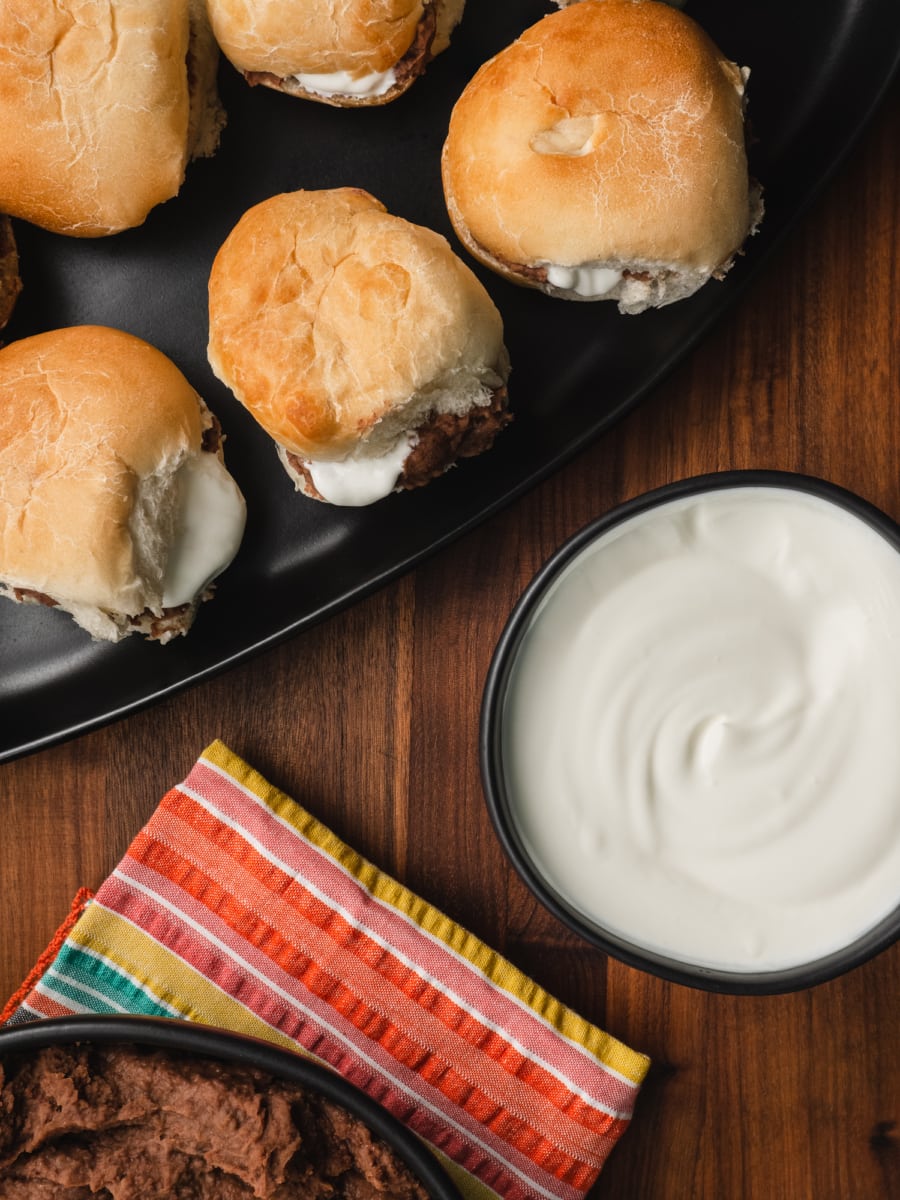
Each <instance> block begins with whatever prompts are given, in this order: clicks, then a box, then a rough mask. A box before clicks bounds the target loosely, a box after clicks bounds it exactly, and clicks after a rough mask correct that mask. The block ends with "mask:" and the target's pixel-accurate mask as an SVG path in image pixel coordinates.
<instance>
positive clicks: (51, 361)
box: [0, 326, 203, 615]
mask: <svg viewBox="0 0 900 1200" xmlns="http://www.w3.org/2000/svg"><path fill="white" fill-rule="evenodd" d="M202 435H203V416H202V410H201V402H200V399H199V397H198V396H197V393H196V392H195V391H194V389H193V388H192V387H191V386H190V384H189V383H188V381H187V380H186V379H185V377H184V376H183V375H182V374H181V372H180V371H179V370H178V368H177V367H176V366H175V365H174V363H172V362H171V361H170V360H169V359H168V358H167V357H166V356H165V355H164V354H162V353H161V352H160V351H159V350H156V349H154V348H153V347H152V346H150V345H148V344H147V343H146V342H143V341H141V340H140V339H139V338H136V337H132V336H131V335H130V334H127V333H122V332H120V331H118V330H114V329H107V328H104V327H100V326H76V327H72V328H68V329H59V330H54V331H52V332H49V333H41V334H37V335H35V336H34V337H29V338H23V339H21V340H20V341H16V342H12V343H11V344H10V345H8V346H6V347H4V348H3V349H2V350H0V581H2V583H3V584H4V585H6V587H7V588H8V589H10V590H12V589H16V588H18V589H27V590H30V591H32V592H36V593H39V594H41V595H46V596H48V597H50V598H51V599H53V600H54V601H56V602H57V603H60V604H62V605H63V606H65V607H68V608H69V609H70V610H71V609H77V608H78V607H79V606H81V607H83V608H85V609H93V608H99V609H102V610H106V611H107V612H108V613H111V614H123V615H124V614H139V613H141V612H142V611H143V610H144V609H145V608H146V607H148V606H150V607H156V609H157V611H158V612H159V611H161V609H160V604H161V590H160V589H161V579H160V578H159V571H160V568H159V566H157V567H156V568H155V573H156V578H154V566H153V563H152V562H150V561H149V559H151V558H152V557H153V552H154V547H153V546H152V545H150V544H147V545H144V546H142V545H140V544H138V539H137V537H136V535H135V534H136V531H135V524H134V521H135V511H136V507H137V506H138V505H139V503H140V502H141V496H142V489H148V490H147V498H148V499H149V498H150V494H151V493H153V494H155V493H157V492H159V493H160V494H161V492H162V490H163V488H164V484H165V481H166V479H167V478H169V477H171V476H172V475H173V474H174V472H175V471H176V470H177V469H178V467H179V466H180V465H181V464H182V463H183V462H184V460H185V459H186V458H187V457H188V456H191V455H195V454H197V453H199V452H200V449H201V444H202Z"/></svg>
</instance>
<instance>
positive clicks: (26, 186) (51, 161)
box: [0, 0, 224, 237]
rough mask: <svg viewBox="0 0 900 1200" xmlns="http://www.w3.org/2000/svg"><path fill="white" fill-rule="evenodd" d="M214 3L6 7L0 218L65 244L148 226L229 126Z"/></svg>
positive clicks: (76, 0) (1, 18) (1, 46)
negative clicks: (193, 162) (219, 86)
mask: <svg viewBox="0 0 900 1200" xmlns="http://www.w3.org/2000/svg"><path fill="white" fill-rule="evenodd" d="M217 59H218V50H217V48H216V45H215V41H214V39H213V37H212V34H211V31H210V29H209V22H208V20H207V18H206V10H205V7H204V0H56V2H55V3H53V4H47V3H40V4H38V3H35V0H4V3H3V4H0V211H5V212H8V213H9V214H10V215H11V216H14V217H21V218H23V219H24V220H26V221H32V222H34V224H36V225H40V226H43V227H44V228H45V229H50V230H53V231H54V232H56V233H64V234H70V235H73V236H79V237H100V236H103V235H106V234H111V233H117V232H119V231H120V230H123V229H128V228H131V227H133V226H136V225H140V224H141V223H142V222H143V221H144V219H145V218H146V216H147V214H148V213H149V212H150V210H151V209H152V208H153V207H154V206H155V205H157V204H161V203H162V202H163V201H164V200H168V199H170V197H172V196H174V195H175V194H176V193H177V192H178V190H179V188H180V187H181V183H182V181H183V179H184V173H185V167H186V164H187V162H188V161H189V159H191V158H194V157H197V156H198V155H209V154H212V152H213V151H214V150H215V147H216V144H217V142H218V138H219V132H220V129H221V126H222V124H223V122H224V114H223V112H222V109H221V107H220V106H219V103H218V98H217V95H216V82H215V72H216V63H217Z"/></svg>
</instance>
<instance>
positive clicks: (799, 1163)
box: [0, 88, 900, 1200]
mask: <svg viewBox="0 0 900 1200" xmlns="http://www.w3.org/2000/svg"><path fill="white" fill-rule="evenodd" d="M898 145H900V90H898V89H897V88H894V90H893V91H892V93H891V95H890V96H889V97H888V100H887V102H886V104H885V105H884V107H883V108H882V110H881V112H880V113H879V115H878V116H877V118H876V120H875V122H874V124H873V125H872V126H871V127H870V129H869V130H868V132H867V133H866V135H865V137H864V139H863V141H862V143H861V144H860V146H859V147H858V148H857V149H856V151H855V152H854V153H853V154H852V156H851V158H850V159H849V161H848V162H847V163H846V164H845V165H844V166H843V168H842V169H841V170H840V172H839V174H838V176H837V177H836V178H835V179H834V180H833V181H832V183H831V184H830V186H829V188H828V189H827V192H826V194H825V195H824V196H823V197H822V198H821V199H820V200H819V202H818V203H817V204H816V205H815V206H814V208H813V209H812V210H811V211H810V212H808V213H807V214H806V215H805V217H804V218H803V219H802V221H801V222H800V224H799V225H798V226H797V227H796V228H795V230H794V231H793V232H792V234H791V236H790V237H789V238H788V239H787V240H786V241H785V243H784V245H783V247H782V248H781V250H780V252H779V253H778V254H777V256H776V258H775V259H774V261H772V262H771V263H770V264H769V267H768V269H767V271H766V272H765V273H764V276H763V277H762V278H761V279H760V280H758V282H757V283H756V284H755V286H754V287H753V288H752V290H751V291H750V292H749V294H747V295H746V296H745V298H744V299H743V301H742V302H741V304H740V305H739V307H738V308H737V310H735V311H733V312H732V313H731V314H730V315H729V317H728V318H727V319H725V320H724V321H723V322H722V323H721V324H720V325H719V326H717V328H716V329H715V330H714V331H713V333H712V334H711V336H710V337H709V338H708V339H707V340H706V341H705V342H704V343H703V344H702V345H701V346H700V347H699V348H698V349H697V350H696V351H695V352H694V353H693V354H692V355H691V357H690V358H689V359H688V360H687V361H686V362H684V363H683V364H682V365H681V366H680V367H679V368H678V369H677V370H676V371H675V372H674V374H673V375H671V376H670V377H669V378H668V380H667V381H666V382H665V383H664V384H663V385H662V386H661V387H660V388H659V389H658V390H657V391H656V392H655V393H654V395H653V396H652V397H651V398H650V399H649V400H648V401H647V402H646V403H644V404H643V405H641V406H640V408H638V409H637V410H635V411H634V412H633V413H632V414H631V415H630V416H629V417H628V418H626V419H625V420H624V421H623V422H622V423H621V424H620V425H618V426H617V427H616V428H615V429H614V430H613V431H612V432H611V433H610V434H609V435H607V436H605V437H604V438H602V439H600V440H599V441H598V442H597V443H595V444H594V445H593V446H592V447H591V448H590V449H589V450H587V451H586V452H585V453H583V454H582V455H581V456H580V457H579V458H578V459H577V461H575V462H573V463H572V464H570V465H569V466H568V467H567V468H565V469H564V470H562V471H560V472H559V473H558V474H556V475H555V476H554V477H552V478H551V479H549V480H548V481H547V482H546V483H545V484H544V485H542V486H541V487H539V488H537V489H536V490H535V491H533V492H531V493H530V494H529V495H527V496H525V497H524V498H522V499H521V500H520V501H519V502H517V503H516V504H515V505H514V506H513V507H511V508H510V509H508V510H507V511H505V512H504V513H502V514H500V515H499V516H497V517H495V518H493V519H492V520H491V521H489V522H488V523H486V524H485V525H483V526H482V527H480V528H479V529H477V530H476V531H474V532H473V533H472V534H470V535H468V536H467V537H466V538H465V539H463V540H461V541H460V542H458V543H456V544H455V545H453V546H451V547H450V548H448V549H447V550H445V551H443V552H442V553H441V554H440V555H438V556H437V557H435V558H433V559H431V560H429V561H427V562H426V563H425V564H424V565H422V566H421V567H420V568H419V569H418V570H417V571H416V572H414V573H413V574H411V575H408V576H407V577H405V578H404V579H402V580H400V581H399V582H397V583H395V584H393V585H391V586H389V587H388V588H386V589H385V590H384V591H382V592H380V593H378V594H377V595H375V596H373V597H371V598H369V599H368V600H366V601H365V602H363V603H361V604H359V605H358V606H357V607H355V608H354V609H352V610H350V611H349V612H346V613H344V614H342V615H340V616H338V617H336V618H334V619H332V620H330V621H329V622H328V623H327V624H325V625H322V626H320V627H318V628H316V629H314V630H312V631H310V632H308V633H306V634H304V635H302V636H300V637H298V638H296V639H295V640H294V641H292V642H291V643H290V644H288V645H286V646H283V647H281V648H279V649H277V650H274V651H272V652H270V653H268V654H266V655H264V656H262V657H261V658H258V659H257V660H255V661H254V662H252V663H250V664H248V665H246V666H243V667H241V668H238V669H237V670H234V671H232V672H231V673H230V674H227V675H225V676H222V677H221V678H218V679H215V680H213V681H212V682H209V683H207V684H205V685H203V686H200V687H198V688H196V689H194V690H192V691H190V692H188V693H186V694H183V695H180V696H177V697H175V698H174V699H171V700H168V701H166V702H164V703H163V704H161V705H160V706H158V707H156V708H154V709H152V710H150V711H148V712H145V713H141V714H138V715H136V716H134V717H131V718H129V719H128V720H126V721H123V722H120V723H118V724H116V725H114V726H112V727H110V728H108V729H104V730H101V731H99V732H96V733H93V734H90V735H89V736H86V737H83V738H81V739H80V740H78V741H76V742H72V743H69V744H67V745H64V746H60V747H57V748H54V749H51V750H48V751H46V752H43V753H40V754H37V755H34V756H32V757H30V758H26V759H23V760H20V761H18V762H15V763H12V764H8V765H6V766H4V767H3V768H0V805H2V820H3V824H2V829H0V882H2V887H0V929H2V931H3V932H2V944H0V993H2V994H3V995H6V994H8V993H9V992H11V991H12V990H13V988H14V987H15V986H16V985H17V983H18V982H19V980H20V978H21V977H22V976H23V975H24V974H25V972H26V971H27V969H28V968H29V966H30V965H31V963H32V961H33V960H34V958H35V957H36V955H37V954H38V953H39V952H40V950H41V949H42V947H43V945H44V943H45V942H46V940H47V939H48V938H49V936H50V935H51V933H52V932H53V929H54V928H55V926H56V924H57V922H58V921H59V920H60V919H61V917H62V916H63V914H64V913H65V911H66V909H67V907H68V903H69V900H70V898H71V896H72V895H73V893H74V892H75V890H76V889H77V887H78V886H79V885H81V884H87V885H89V886H96V885H97V884H99V883H100V881H101V880H102V879H103V877H104V876H105V874H106V873H107V872H108V871H109V870H110V869H111V868H112V867H113V866H114V864H115V863H116V861H117V860H118V858H119V857H120V855H121V854H122V852H123V851H124V850H125V848H126V846H127V844H128V842H129V840H130V839H131V837H132V836H133V835H134V833H135V832H136V831H137V829H138V828H139V826H140V825H141V823H142V822H143V821H144V820H145V819H146V818H147V817H148V816H149V814H150V812H151V811H152V809H153V807H154V805H155V803H156V801H157V799H158V798H159V796H160V795H161V794H162V793H163V792H164V791H165V789H166V788H167V787H168V786H169V785H170V784H171V783H173V782H175V781H177V780H178V779H180V778H182V777H183V776H184V774H185V773H186V771H187V770H188V768H189V767H190V765H191V763H192V762H193V760H194V758H195V757H196V755H197V754H198V752H199V751H200V750H201V749H202V748H203V746H204V745H206V744H207V742H209V741H210V740H212V739H213V738H214V737H222V738H223V739H224V740H225V741H226V742H227V743H228V744H229V745H231V747H232V748H233V749H234V750H235V751H237V752H238V753H239V754H242V755H244V756H245V757H246V758H248V759H249V760H250V761H252V762H253V763H254V764H255V765H256V766H257V767H258V768H259V769H260V770H261V771H262V772H263V773H264V774H266V775H268V776H269V777H270V778H271V779H272V780H273V782H275V783H277V784H279V785H280V786H282V787H283V788H285V789H286V790H287V791H289V792H291V793H293V794H294V795H296V796H297V797H298V798H299V799H302V801H303V802H304V803H305V804H307V805H308V806H309V807H310V808H312V809H313V811H314V812H316V814H317V815H318V816H320V818H321V819H322V820H324V821H325V822H326V823H328V824H330V825H331V826H332V827H333V828H334V829H335V830H336V831H337V832H338V833H339V834H340V835H341V836H343V837H345V838H346V839H347V840H349V841H350V842H351V843H352V844H353V845H354V846H356V847H357V848H358V849H359V850H360V851H362V852H363V853H364V854H366V855H368V856H369V857H371V858H373V859H374V860H375V861H377V862H378V863H379V864H380V865H382V866H383V867H384V868H385V869H386V870H388V871H390V872H392V873H395V874H397V875H399V877H400V878H401V879H403V881H404V882H406V883H407V884H408V885H409V886H410V887H412V888H414V889H415V890H417V891H420V892H421V893H423V894H425V895H426V896H428V897H429V898H430V899H432V900H433V901H434V902H436V903H437V904H439V905H440V906H441V907H442V908H443V909H444V910H445V911H446V912H448V913H449V914H451V915H452V916H454V917H456V918H457V919H458V920H460V921H462V922H463V923H464V924H466V925H468V926H469V927H470V928H471V929H472V930H474V931H475V932H476V933H478V934H479V935H480V936H482V937H484V938H485V939H487V940H488V941H489V942H490V943H491V944H493V945H494V946H496V947H497V948H498V949H499V950H501V951H502V952H504V953H505V954H507V955H508V956H509V957H510V958H512V959H513V960H514V961H515V962H516V963H517V964H518V965H520V966H521V967H522V968H523V969H524V970H526V971H527V972H529V973H530V974H532V975H533V976H534V977H535V978H536V979H537V980H538V981H539V982H540V983H541V984H543V985H544V986H545V987H547V988H548V989H550V990H551V991H553V992H555V993H556V994H557V995H558V996H559V997H560V998H561V999H562V1000H564V1001H566V1002H567V1003H569V1004H571V1005H573V1006H574V1007H576V1008H577V1009H579V1010H580V1011H581V1012H582V1013H583V1014H584V1015H585V1016H587V1017H589V1018H591V1019H593V1020H596V1021H598V1022H600V1023H601V1024H602V1025H604V1026H605V1027H606V1028H608V1029H609V1030H610V1031H611V1032H613V1033H615V1034H616V1035H618V1036H619V1037H621V1038H623V1039H624V1040H626V1041H628V1042H630V1043H631V1044H632V1045H634V1046H635V1047H637V1048H640V1049H642V1050H645V1051H647V1052H648V1053H650V1054H651V1055H652V1056H653V1059H654V1065H653V1068H652V1071H651V1074H650V1077H649V1079H648V1082H647V1084H646V1086H645V1088H644V1091H643V1093H642V1097H641V1100H640V1102H639V1107H638V1112H637V1117H636V1119H635V1122H634V1124H633V1127H632V1128H631V1130H630V1131H629V1132H628V1134H627V1135H626V1137H625V1138H624V1139H623V1142H622V1144H621V1145H620V1146H619V1147H618V1148H617V1149H616V1151H615V1152H614V1154H613V1155H612V1158H611V1160H610V1162H609V1164H608V1166H607V1168H606V1170H605V1171H604V1173H603V1176H602V1178H601V1180H600V1182H599V1183H598V1185H597V1188H596V1200H604V1198H609V1200H688V1198H690V1200H740V1198H744V1197H747V1198H757V1197H759V1198H762V1200H894V1198H896V1197H897V1196H900V1140H898V1139H900V1125H898V1122H900V1113H898V1108H900V1020H898V1013H900V946H895V947H894V948H893V949H891V950H889V951H887V952H886V953H884V954H882V955H881V956H880V957H878V958H877V959H876V960H874V961H873V962H871V963H869V964H867V965H865V966H863V967H861V968H859V969H857V970H856V971H854V972H852V973H851V974H849V975H847V976H845V977H843V978H841V979H839V980H836V981H834V982H832V983H830V984H827V985H824V986H821V987H818V988H816V989H814V990H812V991H808V992H801V993H797V994H794V995H789V996H781V997H773V998H760V999H757V998H749V999H748V998H739V997H727V996H726V997H723V996H713V995H706V994H704V993H702V992H697V991H693V990H689V989H685V988H681V987H678V986H675V985H670V984H666V983H662V982H660V981H658V980H655V979H652V978H650V977H648V976H646V975H643V974H641V973H639V972H637V971H634V970H631V969H629V968H627V967H624V966H622V965H620V964H618V963H615V962H612V961H607V960H606V959H605V958H604V957H603V956H602V955H600V954H598V953H596V952H594V951H593V950H591V949H590V948H589V947H588V946H586V945H585V944H584V943H582V942H581V941H580V940H579V939H578V938H577V937H575V936H574V935H572V934H570V933H568V932H567V931H566V930H564V929H563V928H562V927H561V926H560V925H559V924H558V923H557V922H556V921H555V920H554V919H552V918H551V917H550V916H548V915H547V913H545V912H544V911H543V910H541V909H540V908H539V907H538V906H537V905H536V904H535V903H534V901H533V900H532V899H531V897H530V894H529V893H528V892H527V891H526V890H525V888H524V887H523V885H522V884H521V883H520V882H519V880H518V878H517V877H516V876H515V875H514V874H513V872H512V871H511V870H510V868H509V866H508V865H507V863H506V860H505V858H504V856H503V854H502V852H501V850H500V847H499V845H498V843H497V840H496V838H495V837H494V834H493V832H492V829H491V826H490V822H489V820H488V818H487V815H486V813H485V809H484V806H483V801H482V794H481V787H480V782H479V769H478V758H477V722H478V710H479V703H480V696H481V689H482V686H483V683H484V678H485V674H486V671H487V668H488V663H489V660H490V655H491V651H492V648H493V645H494V643H495V641H496V638H497V636H498V634H499V632H500V630H501V628H502V626H503V623H504V621H505V619H506V616H507V614H508V612H509V609H510V607H511V605H512V603H513V601H514V599H515V598H516V596H517V594H518V592H519V590H520V589H521V587H522V586H523V585H524V583H525V582H526V581H527V579H528V578H529V577H530V575H531V574H532V572H533V571H534V569H535V568H536V567H537V565H538V564H539V563H540V561H541V560H542V559H543V558H544V557H545V556H546V555H547V554H548V553H549V552H550V551H551V550H553V549H554V548H555V547H556V546H557V545H558V544H559V543H560V542H561V541H562V540H563V539H564V538H566V537H567V536H568V535H569V534H571V533H573V532H574V531H575V530H576V529H577V528H578V527H579V526H581V525H582V524H584V523H585V522H586V521H588V520H589V519H591V518H592V517H594V516H596V515H597V514H599V513H600V512H602V511H603V510H605V509H607V508H609V507H610V506H611V505H613V504H615V503H618V502H619V501H621V500H624V499H626V498H628V497H630V496H633V495H636V494H637V493H639V492H642V491H645V490H646V489H648V488H652V487H656V486H658V485H660V484H663V483H666V482H669V481H671V480H674V479H678V478H680V477H684V476H687V475H691V474H696V473H699V472H703V471H711V470H717V469H723V468H729V467H777V468H786V469H791V470H798V471H804V472H809V473H812V474H817V475H822V476H825V477H827V478H830V479H832V480H834V481H835V482H837V483H840V484H842V485H844V486H846V487H849V488H852V489H854V490H855V491H857V492H859V493H860V494H861V495H863V496H865V497H866V498H867V499H869V500H871V501H873V502H874V503H875V504H878V505H879V506H881V507H882V508H884V509H885V510H886V511H887V512H888V513H890V514H891V515H892V516H894V517H895V518H900V469H898V456H900V428H898V421H900V415H898V414H900V338H898V327H900V211H898V196H900V155H898V154H897V147H898ZM738 269H739V268H738ZM898 803H900V801H898Z"/></svg>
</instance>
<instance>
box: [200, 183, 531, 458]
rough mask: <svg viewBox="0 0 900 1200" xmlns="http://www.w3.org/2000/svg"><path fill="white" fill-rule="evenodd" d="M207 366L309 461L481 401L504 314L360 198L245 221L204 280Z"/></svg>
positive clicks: (276, 199) (389, 439)
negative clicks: (207, 302) (206, 292)
mask: <svg viewBox="0 0 900 1200" xmlns="http://www.w3.org/2000/svg"><path fill="white" fill-rule="evenodd" d="M209 361H210V364H211V366H212V368H213V370H214V371H215V373H216V375H217V376H218V377H219V378H220V379H221V380H222V381H223V382H224V383H225V384H226V385H227V386H228V387H229V388H230V389H231V390H232V391H233V392H234V394H235V395H236V396H237V398H238V400H240V401H241V403H242V404H244V405H245V406H246V407H247V408H248V409H249V411H250V412H251V413H252V415H253V416H254V417H255V418H256V420H257V421H259V423H260V424H261V425H262V426H263V428H264V429H265V430H266V431H267V432H268V433H269V435H270V436H271V437H272V438H274V439H275V441H276V442H277V443H279V445H280V446H282V447H283V448H285V449H286V450H288V451H291V452H293V453H295V454H298V455H300V456H301V457H303V458H311V459H314V460H317V461H328V460H330V461H334V460H341V459H344V458H346V457H347V455H348V454H350V453H352V452H354V451H356V450H357V449H358V448H359V446H360V443H363V442H364V443H366V445H367V447H368V448H369V449H370V450H371V451H372V452H373V453H378V452H380V450H379V449H378V448H379V447H384V448H387V447H389V446H391V445H392V444H395V443H396V442H397V439H398V436H399V435H400V434H401V433H402V432H403V431H405V430H413V429H415V428H417V427H418V426H419V425H422V424H423V423H424V422H425V421H426V420H427V418H428V417H429V416H430V415H432V414H434V413H435V412H455V413H460V412H463V411H465V410H467V409H469V408H471V407H472V406H473V405H486V404H488V403H489V402H490V401H491V399H492V394H493V392H494V391H495V390H496V389H497V388H499V387H501V386H502V384H503V383H504V382H505V380H506V376H507V374H508V363H507V357H506V351H505V348H504V345H503V325H502V321H501V318H500V314H499V313H498V312H497V309H496V308H495V307H494V304H493V303H492V301H491V299H490V297H489V296H488V294H487V292H486V291H485V290H484V288H483V287H482V285H481V284H480V283H479V281H478V280H477V279H476V278H475V276H474V275H473V274H472V272H471V271H470V270H469V268H468V267H467V266H466V265H465V264H464V263H463V262H461V261H460V259H459V258H457V256H456V255H455V254H454V253H453V252H452V250H451V249H450V247H449V245H448V244H447V242H446V241H445V239H444V238H442V237H440V236H439V235H438V234H437V233H434V232H433V231H432V230H430V229H424V228H422V227H421V226H418V225H412V224H410V223H409V222H407V221H404V220H402V219H401V218H399V217H395V216H392V215H390V214H389V213H387V212H386V211H385V209H384V207H383V205H381V204H380V203H379V202H378V201H377V200H375V199H374V198H373V197H372V196H370V195H368V194H367V193H366V192H363V191H360V190H358V189H356V188H340V189H336V190H330V191H329V190H324V191H301V192H292V193H286V194H283V195H279V196H273V197H272V198H271V199H269V200H266V201H264V202H263V203H262V204H258V205H256V207H254V208H251V209H250V210H249V211H248V212H247V213H245V214H244V216H243V217H242V218H241V220H240V221H239V222H238V224H237V225H236V226H235V228H234V229H233V230H232V232H231V233H230V234H229V236H228V238H227V239H226V241H225V243H224V245H223V246H222V248H221V249H220V250H219V253H218V255H217V256H216V259H215V262H214V263H213V267H212V272H211V275H210V280H209Z"/></svg>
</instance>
